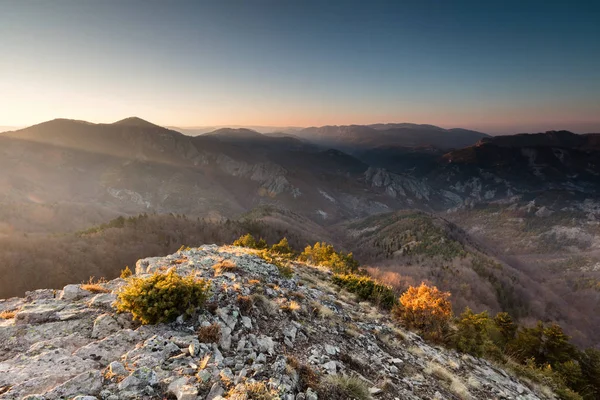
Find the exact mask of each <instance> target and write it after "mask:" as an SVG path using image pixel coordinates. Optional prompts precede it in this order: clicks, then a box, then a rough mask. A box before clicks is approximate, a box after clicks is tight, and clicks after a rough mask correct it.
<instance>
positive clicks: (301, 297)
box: [0, 245, 553, 400]
mask: <svg viewBox="0 0 600 400" xmlns="http://www.w3.org/2000/svg"><path fill="white" fill-rule="evenodd" d="M223 260H230V261H231V262H232V263H233V264H235V267H234V268H228V271H221V272H219V271H215V270H214V269H213V268H212V266H213V265H214V264H216V263H218V262H221V261H223ZM169 268H175V269H176V270H177V272H178V273H179V274H182V275H187V274H189V273H196V274H198V275H199V276H202V277H204V278H207V279H210V280H211V281H212V285H211V293H212V294H211V298H210V300H209V302H208V303H207V304H206V306H205V309H204V310H203V311H202V312H201V313H199V314H198V315H196V316H194V317H193V318H192V319H187V320H184V319H183V318H178V320H177V321H176V322H174V323H171V324H158V325H146V326H140V325H139V324H136V323H135V322H133V321H132V318H131V315H129V314H118V313H117V312H116V310H115V309H114V308H113V306H112V304H113V302H114V301H115V299H116V292H117V291H118V290H119V288H120V287H122V286H123V285H124V284H126V281H125V280H123V279H116V280H113V281H109V282H106V283H102V284H100V285H98V286H95V287H94V289H93V291H89V290H84V289H83V288H82V287H81V286H82V285H68V286H66V287H65V288H64V289H63V290H62V291H54V290H37V291H34V292H28V293H27V296H26V297H25V298H12V299H8V300H0V313H4V314H3V315H4V318H5V319H0V399H19V398H27V399H67V398H68V399H71V398H77V399H80V400H83V399H87V400H91V399H110V400H118V399H174V398H177V399H178V400H195V399H202V400H204V399H207V400H214V399H224V398H225V399H238V400H242V399H261V400H262V399H284V400H300V399H305V400H315V399H327V398H332V396H333V395H331V396H330V395H328V394H327V393H326V392H323V390H322V389H320V388H319V385H318V382H319V381H321V382H323V381H326V377H328V376H337V377H342V376H353V377H356V378H358V379H359V380H360V381H362V382H363V383H364V385H366V387H368V388H369V392H370V396H371V397H372V398H373V399H386V400H387V399H390V400H391V399H545V398H553V395H552V394H551V393H546V392H540V391H539V390H538V389H537V388H536V387H534V386H533V385H531V384H528V383H526V382H524V381H520V380H519V379H517V378H515V377H514V376H512V375H510V374H509V373H507V372H506V371H504V370H502V369H500V368H499V367H497V366H495V365H493V364H491V363H489V362H487V361H485V360H480V359H475V358H473V357H471V356H467V355H461V354H457V353H456V352H454V351H449V350H446V349H443V348H438V347H432V346H430V345H428V344H426V343H425V342H423V341H422V340H421V338H419V337H418V336H417V335H415V334H413V333H410V332H407V331H405V330H403V329H400V328H399V327H398V326H397V324H395V323H393V322H392V321H391V320H390V318H389V316H388V315H387V314H386V313H383V314H382V313H381V312H380V311H378V310H377V309H376V308H375V307H373V306H372V305H370V304H368V303H358V302H356V301H355V300H354V298H353V296H352V295H350V294H348V293H346V292H344V291H341V292H340V291H339V290H338V289H336V287H334V286H332V284H331V283H330V279H329V272H328V271H326V270H323V269H320V268H317V267H312V266H308V265H304V264H295V267H294V274H293V276H292V277H291V278H286V277H284V276H282V275H281V274H280V272H279V270H278V269H277V268H276V267H275V266H273V265H271V264H268V263H266V262H265V261H264V260H263V259H262V258H260V257H258V256H257V255H256V254H255V253H254V252H253V251H252V250H248V249H243V248H239V247H229V246H225V247H217V246H214V245H212V246H203V247H200V248H194V249H189V250H183V251H180V252H178V253H175V254H173V255H170V256H167V257H164V258H147V259H143V260H140V261H138V263H137V265H136V271H135V273H136V274H137V275H144V274H148V273H152V272H155V271H164V270H167V269H169ZM88 288H89V287H88ZM249 300H250V301H249ZM211 325H213V326H217V325H218V327H219V328H220V329H219V328H215V329H216V330H217V331H218V330H220V335H213V336H210V335H207V334H206V333H207V332H211V329H209V328H207V327H209V326H211ZM215 329H213V333H214V330H215ZM198 332H201V334H200V335H199V334H198ZM332 382H336V380H335V379H333V380H332ZM337 398H339V397H337Z"/></svg>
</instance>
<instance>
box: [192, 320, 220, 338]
mask: <svg viewBox="0 0 600 400" xmlns="http://www.w3.org/2000/svg"><path fill="white" fill-rule="evenodd" d="M198 340H199V341H200V342H201V343H219V340H221V325H219V324H217V323H214V324H211V325H209V326H203V327H201V328H200V329H198Z"/></svg>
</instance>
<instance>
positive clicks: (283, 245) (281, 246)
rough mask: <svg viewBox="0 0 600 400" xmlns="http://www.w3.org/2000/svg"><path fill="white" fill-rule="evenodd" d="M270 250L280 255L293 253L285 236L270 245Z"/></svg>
mask: <svg viewBox="0 0 600 400" xmlns="http://www.w3.org/2000/svg"><path fill="white" fill-rule="evenodd" d="M271 252H272V253H276V254H280V255H290V256H291V255H293V254H294V250H292V248H291V247H290V244H289V243H288V240H287V238H283V239H281V240H280V241H279V243H277V244H274V245H273V246H272V247H271Z"/></svg>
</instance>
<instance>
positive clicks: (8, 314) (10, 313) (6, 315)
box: [0, 310, 17, 319]
mask: <svg viewBox="0 0 600 400" xmlns="http://www.w3.org/2000/svg"><path fill="white" fill-rule="evenodd" d="M16 314H17V310H7V311H2V312H0V319H13V318H14V317H15V315H16Z"/></svg>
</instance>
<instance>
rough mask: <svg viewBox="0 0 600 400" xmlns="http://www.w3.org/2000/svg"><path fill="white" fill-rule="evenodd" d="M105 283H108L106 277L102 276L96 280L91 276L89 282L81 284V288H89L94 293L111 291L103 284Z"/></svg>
mask: <svg viewBox="0 0 600 400" xmlns="http://www.w3.org/2000/svg"><path fill="white" fill-rule="evenodd" d="M103 283H106V279H104V278H100V279H98V281H96V282H94V277H93V276H91V277H90V279H89V280H88V281H87V282H84V283H82V284H81V286H80V287H81V288H82V289H83V290H87V291H88V292H92V293H110V290H109V289H107V288H105V287H103V286H101V285H102V284H103Z"/></svg>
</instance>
